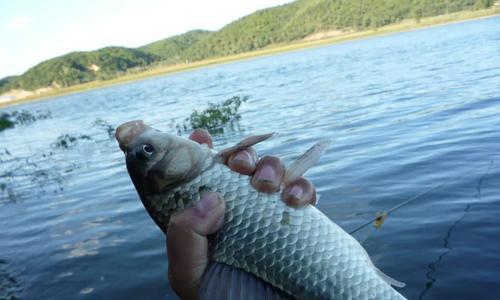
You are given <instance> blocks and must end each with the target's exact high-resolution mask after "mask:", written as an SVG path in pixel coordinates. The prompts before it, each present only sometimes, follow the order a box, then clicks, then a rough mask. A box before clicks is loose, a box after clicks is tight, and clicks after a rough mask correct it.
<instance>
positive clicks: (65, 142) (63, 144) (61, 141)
mask: <svg viewBox="0 0 500 300" xmlns="http://www.w3.org/2000/svg"><path fill="white" fill-rule="evenodd" d="M91 139H92V137H90V136H88V135H86V134H82V135H79V136H74V135H70V134H62V135H60V136H58V137H57V140H56V142H55V143H54V144H53V146H54V147H55V148H63V149H67V148H71V147H73V146H75V145H76V144H77V143H78V141H79V140H91Z"/></svg>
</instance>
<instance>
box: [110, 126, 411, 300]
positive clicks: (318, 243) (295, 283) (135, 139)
mask: <svg viewBox="0 0 500 300" xmlns="http://www.w3.org/2000/svg"><path fill="white" fill-rule="evenodd" d="M270 136H271V135H270V134H267V135H255V136H250V137H248V138H246V139H244V140H243V141H241V142H240V143H238V144H236V145H235V146H233V147H229V148H227V149H225V150H222V151H220V152H216V151H214V150H212V149H209V147H208V146H207V145H201V144H198V143H196V142H194V141H191V140H189V139H186V138H182V137H180V136H177V135H175V134H170V133H168V132H161V131H159V130H156V129H153V128H151V127H150V126H148V125H146V124H144V122H143V121H140V120H139V121H130V122H127V123H124V124H122V125H120V126H119V127H118V128H117V130H116V138H117V140H118V143H119V146H120V148H121V150H122V151H123V152H124V153H125V156H126V165H127V170H128V173H129V175H130V178H131V180H132V182H133V184H134V186H135V188H136V190H137V192H138V194H139V197H140V199H141V201H142V203H143V205H144V207H145V208H146V210H147V211H148V213H149V215H150V216H151V217H152V219H153V220H154V221H155V223H156V224H157V225H158V227H160V229H161V230H162V231H163V232H164V233H166V232H167V229H168V224H169V220H170V217H171V216H172V215H173V214H174V213H176V212H178V211H182V210H183V209H185V208H187V207H191V206H193V205H196V203H198V202H199V201H200V198H201V197H202V195H203V193H205V192H207V191H212V192H217V193H219V194H220V195H222V196H223V198H224V200H225V202H226V206H225V207H226V211H225V214H224V223H223V225H222V227H221V228H220V229H219V230H218V231H217V232H216V233H215V234H214V236H211V237H210V250H209V251H210V253H209V257H210V264H209V266H208V268H207V271H206V272H205V274H204V276H203V279H202V284H201V287H200V299H325V300H326V299H328V300H333V299H335V300H337V299H342V300H344V299H388V300H392V299H394V300H395V299H405V297H404V296H403V295H401V294H400V293H399V292H398V291H396V289H394V288H393V286H395V287H403V286H404V283H402V282H399V281H397V280H395V279H392V278H391V277H389V276H387V275H385V274H384V273H382V272H381V271H380V270H379V269H377V268H376V267H375V265H374V264H373V263H372V261H371V259H370V257H369V256H368V253H367V252H366V250H365V249H364V248H363V246H362V245H361V244H360V243H359V242H358V241H357V240H356V239H355V238H354V237H352V236H351V235H349V234H348V233H347V232H346V231H344V230H343V229H342V228H341V227H340V226H338V225H337V224H336V223H334V222H333V221H332V220H330V219H329V218H328V217H327V216H326V215H324V214H323V213H322V212H321V211H320V210H318V209H317V208H316V207H314V206H312V205H306V206H305V207H301V208H294V207H289V206H287V205H286V204H285V203H284V202H283V201H281V195H280V193H279V192H276V193H270V194H269V193H262V192H259V191H257V190H256V189H255V188H253V187H252V186H251V184H250V177H249V176H247V175H242V174H239V173H236V172H233V171H232V170H230V169H229V168H228V167H227V166H226V165H225V164H224V161H225V159H227V157H228V156H229V155H231V153H234V152H235V151H238V150H240V149H244V148H247V147H250V146H252V145H255V144H257V143H259V142H261V141H263V140H266V139H268V138H269V137H270ZM327 144H328V143H327V142H320V143H318V144H317V145H315V146H313V147H312V148H311V149H310V150H308V151H307V152H305V154H304V155H302V156H301V157H299V158H298V159H297V160H296V161H295V162H294V163H293V164H292V165H291V166H290V167H289V168H288V169H287V170H286V173H285V177H284V182H292V181H293V180H294V179H296V178H298V177H300V176H302V175H303V173H304V172H305V171H306V170H307V169H308V168H309V167H310V166H312V165H313V164H314V163H315V162H316V161H317V160H318V158H319V156H321V154H322V153H323V152H324V150H325V149H326V146H327Z"/></svg>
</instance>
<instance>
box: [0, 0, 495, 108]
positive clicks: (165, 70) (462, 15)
mask: <svg viewBox="0 0 500 300" xmlns="http://www.w3.org/2000/svg"><path fill="white" fill-rule="evenodd" d="M499 15H500V7H498V6H495V7H493V8H490V9H486V10H478V11H462V12H457V13H452V14H446V15H440V16H435V17H429V18H422V19H421V20H420V21H418V22H417V21H416V20H413V19H409V20H404V21H402V22H399V23H395V24H390V25H387V26H383V27H379V28H376V29H371V30H363V31H340V30H335V31H331V32H324V33H315V34H313V35H311V36H309V37H306V38H304V39H303V40H301V41H295V42H292V43H289V44H274V45H272V46H269V47H266V48H263V49H259V50H255V51H251V52H245V53H241V54H236V55H230V56H225V57H219V58H213V59H207V60H202V61H197V62H192V63H185V64H178V65H170V66H158V67H153V68H151V69H149V70H146V71H143V72H140V73H136V74H129V75H124V76H122V77H118V78H115V79H111V80H106V81H92V82H88V83H84V84H79V85H74V86H70V87H67V88H60V89H45V90H42V91H41V92H39V93H37V94H35V95H30V96H27V97H24V98H20V99H0V108H1V107H7V106H11V105H16V104H21V103H26V102H31V101H38V100H43V99H48V98H51V97H56V96H62V95H67V94H73V93H80V92H84V91H88V90H92V89H98V88H104V87H108V86H112V85H117V84H123V83H128V82H132V81H138V80H143V79H147V78H151V77H156V76H163V75H167V74H173V73H179V72H183V71H189V70H193V69H198V68H203V67H207V66H212V65H217V64H224V63H230V62H235V61H239V60H244V59H251V58H256V57H261V56H268V55H273V54H278V53H281V52H289V51H296V50H301V49H305V48H312V47H319V46H324V45H328V44H335V43H341V42H346V41H351V40H358V39H363V38H368V37H375V36H382V35H387V34H393V33H398V32H404V31H412V30H419V29H424V28H429V27H433V26H439V25H446V24H451V23H459V22H464V21H469V20H477V19H482V18H489V17H495V16H499Z"/></svg>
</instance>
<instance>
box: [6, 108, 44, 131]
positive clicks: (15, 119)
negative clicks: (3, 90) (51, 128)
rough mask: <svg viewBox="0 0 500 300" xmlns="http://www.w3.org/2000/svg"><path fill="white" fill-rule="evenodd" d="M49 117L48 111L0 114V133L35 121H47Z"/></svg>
mask: <svg viewBox="0 0 500 300" xmlns="http://www.w3.org/2000/svg"><path fill="white" fill-rule="evenodd" d="M50 117H51V114H50V111H47V112H41V111H36V112H34V113H33V112H30V111H28V110H21V111H17V110H16V111H13V112H11V113H2V114H0V131H2V130H5V129H9V128H13V127H14V126H15V125H25V124H30V123H33V122H35V121H37V120H43V119H48V118H50Z"/></svg>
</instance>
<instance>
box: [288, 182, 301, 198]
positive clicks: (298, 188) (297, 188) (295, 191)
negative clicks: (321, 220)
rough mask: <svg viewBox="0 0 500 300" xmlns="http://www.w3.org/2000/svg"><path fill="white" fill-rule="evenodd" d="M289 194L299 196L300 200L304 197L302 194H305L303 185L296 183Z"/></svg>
mask: <svg viewBox="0 0 500 300" xmlns="http://www.w3.org/2000/svg"><path fill="white" fill-rule="evenodd" d="M288 195H290V196H292V197H294V198H297V200H300V199H301V198H302V195H304V189H302V187H301V186H299V185H294V186H293V187H292V188H291V189H290V190H289V191H288Z"/></svg>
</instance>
